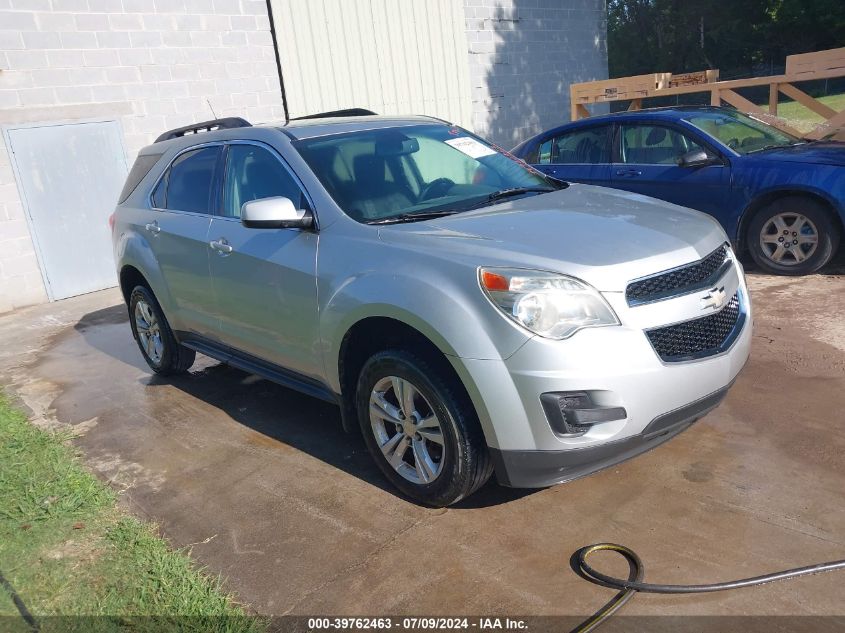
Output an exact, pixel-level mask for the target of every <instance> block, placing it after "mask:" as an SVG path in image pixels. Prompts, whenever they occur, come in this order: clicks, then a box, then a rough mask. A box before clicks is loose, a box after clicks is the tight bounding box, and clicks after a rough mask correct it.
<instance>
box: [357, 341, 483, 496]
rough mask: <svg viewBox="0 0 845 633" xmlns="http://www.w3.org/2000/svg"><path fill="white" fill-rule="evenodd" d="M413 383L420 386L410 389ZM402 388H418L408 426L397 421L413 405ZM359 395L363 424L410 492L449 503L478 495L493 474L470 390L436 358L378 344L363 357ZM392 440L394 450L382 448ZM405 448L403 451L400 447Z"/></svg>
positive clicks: (372, 445)
mask: <svg viewBox="0 0 845 633" xmlns="http://www.w3.org/2000/svg"><path fill="white" fill-rule="evenodd" d="M397 381H401V382H397ZM408 385H410V387H412V389H413V391H408ZM397 389H399V391H401V392H403V393H405V394H407V393H410V394H411V402H412V403H413V408H414V413H413V414H412V416H411V418H412V419H410V420H408V419H407V417H408V416H406V421H405V422H404V423H403V425H404V426H402V427H400V426H399V424H397V422H391V421H390V420H397V421H400V420H401V415H402V414H403V413H404V412H405V409H406V408H410V407H409V406H401V405H400V402H402V401H403V400H402V397H401V394H400V397H397V396H396V392H397ZM371 397H372V398H374V399H377V400H378V401H379V402H380V403H387V405H389V407H387V408H382V407H381V405H379V406H374V407H372V408H373V410H374V413H373V414H372V415H371ZM355 400H356V406H357V411H358V421H359V423H360V425H361V432H362V433H363V435H364V440H365V441H366V443H367V448H368V449H369V451H370V453H371V454H372V456H373V459H375V461H376V463H377V464H378V466H379V468H380V469H381V471H382V472H383V473H384V475H385V476H386V477H387V478H388V479H389V480H390V481H391V482H392V483H393V485H395V486H396V487H397V488H398V489H399V490H401V491H402V492H403V493H404V494H406V495H407V496H408V497H411V498H412V499H414V500H415V501H418V502H420V503H423V504H425V505H429V506H435V507H443V506H448V505H451V504H453V503H457V502H458V501H460V500H461V499H463V498H465V497H467V496H469V495H471V494H472V493H473V492H475V491H476V490H478V488H480V487H481V486H482V485H484V483H485V482H486V481H487V480H488V479H489V478H490V475H491V474H492V472H493V465H492V462H491V460H490V455H489V453H488V451H487V445H486V442H485V441H484V434H483V433H482V432H481V426H480V424H479V423H478V418H477V417H476V414H475V411H474V409H473V407H472V405H471V403H470V402H469V397H468V396H466V394H465V393H463V390H461V389H460V388H459V387H456V385H454V384H453V383H452V381H450V380H447V379H446V377H445V376H444V375H443V372H442V371H438V368H437V367H436V365H435V364H433V363H431V362H429V361H427V360H425V359H423V358H421V357H420V356H418V355H416V354H414V353H411V352H408V351H404V350H387V351H383V352H379V353H377V354H375V355H374V356H372V357H371V358H370V359H369V360H367V362H366V363H365V364H364V367H363V368H362V370H361V373H360V376H359V379H358V388H357V390H356V396H355ZM391 407H392V408H391ZM391 412H392V413H391ZM432 416H434V421H435V422H436V424H437V427H436V428H435V427H434V426H432V424H434V422H432ZM415 422H418V424H414V423H415ZM415 429H419V432H417V431H416V430H415ZM438 431H439V438H440V440H441V441H440V442H439V443H438V442H437V441H436V438H437V437H438ZM412 433H413V435H411V434H412ZM409 437H411V438H415V439H412V440H409V439H408V438H409ZM397 438H398V439H397ZM432 438H435V439H434V440H433V439H432ZM391 443H392V446H389V447H388V450H387V451H383V450H382V448H381V447H382V445H384V444H388V445H390V444H391ZM403 443H404V445H405V446H406V448H404V449H403V448H402V447H403ZM390 448H394V449H395V450H392V451H391V450H390ZM399 450H403V453H402V454H399V455H398V451H399ZM397 455H398V457H397ZM388 456H390V457H392V458H393V460H394V463H395V464H396V465H397V466H396V467H394V466H393V465H391V462H390V461H389V460H388ZM435 471H436V472H435Z"/></svg>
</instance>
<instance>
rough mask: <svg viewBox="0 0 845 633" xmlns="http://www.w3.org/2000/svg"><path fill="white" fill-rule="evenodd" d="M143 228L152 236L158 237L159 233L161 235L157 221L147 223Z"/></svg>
mask: <svg viewBox="0 0 845 633" xmlns="http://www.w3.org/2000/svg"><path fill="white" fill-rule="evenodd" d="M144 228H145V229H147V230H148V231H149V232H150V233H152V234H153V235H158V234H159V233H161V227H160V226H159V225H158V220H153V221H152V222H147V223H146V224H145V225H144Z"/></svg>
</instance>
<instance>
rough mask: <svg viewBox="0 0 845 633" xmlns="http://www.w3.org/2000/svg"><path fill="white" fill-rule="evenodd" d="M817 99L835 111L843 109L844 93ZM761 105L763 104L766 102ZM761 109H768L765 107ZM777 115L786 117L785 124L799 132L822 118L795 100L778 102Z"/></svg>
mask: <svg viewBox="0 0 845 633" xmlns="http://www.w3.org/2000/svg"><path fill="white" fill-rule="evenodd" d="M818 101H820V102H821V103H823V104H825V105H826V106H828V107H830V108H833V109H834V110H836V111H837V112H841V111H842V110H843V109H845V93H843V94H838V95H828V96H826V97H819V99H818ZM763 105H764V106H765V105H766V104H763ZM763 109H764V110H765V111H768V108H767V107H764V108H763ZM778 116H779V117H782V118H784V119H786V122H787V124H788V125H790V126H791V127H793V128H795V129H796V130H798V131H799V132H809V131H810V130H812V129H813V128H814V127H816V126H817V125H818V124H819V123H821V122H822V121H823V120H824V119H822V117H821V116H819V115H818V114H816V113H815V112H813V111H812V110H809V109H808V108H805V107H804V106H803V105H801V104H800V103H798V102H797V101H787V102H785V103H780V104H778Z"/></svg>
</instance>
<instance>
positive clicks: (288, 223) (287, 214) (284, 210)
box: [241, 196, 314, 229]
mask: <svg viewBox="0 0 845 633" xmlns="http://www.w3.org/2000/svg"><path fill="white" fill-rule="evenodd" d="M241 224H243V225H244V226H245V227H247V228H250V229H308V228H311V226H312V225H313V224H314V216H313V215H312V214H311V211H309V210H307V209H297V208H296V207H295V206H293V202H291V200H290V198H284V197H281V196H279V197H277V198H263V199H261V200H250V201H249V202H245V203H244V204H243V206H242V207H241Z"/></svg>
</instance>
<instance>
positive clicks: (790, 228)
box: [748, 196, 839, 275]
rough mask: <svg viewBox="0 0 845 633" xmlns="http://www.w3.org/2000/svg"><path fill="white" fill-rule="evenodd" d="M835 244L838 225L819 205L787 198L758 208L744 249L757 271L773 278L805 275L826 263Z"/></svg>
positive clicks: (797, 197)
mask: <svg viewBox="0 0 845 633" xmlns="http://www.w3.org/2000/svg"><path fill="white" fill-rule="evenodd" d="M838 244H839V226H838V224H837V223H836V221H835V220H834V218H833V216H832V214H831V213H830V212H829V210H828V209H827V208H825V207H824V206H823V205H822V204H820V203H819V202H816V201H815V200H811V199H809V198H803V197H800V196H787V197H784V198H780V199H779V200H775V201H774V202H772V203H771V204H769V205H768V206H766V207H764V208H762V209H760V211H758V212H757V214H756V215H755V216H754V218H753V219H752V220H751V225H750V226H749V230H748V249H749V251H750V252H751V256H752V257H753V258H754V261H755V262H756V263H757V265H758V266H760V268H762V269H763V270H765V271H766V272H769V273H772V274H776V275H806V274H808V273H812V272H815V271H817V270H819V269H820V268H821V267H822V266H824V265H825V264H827V263H828V262H829V261H830V259H831V257H833V254H834V253H835V252H836V247H837V246H838Z"/></svg>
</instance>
